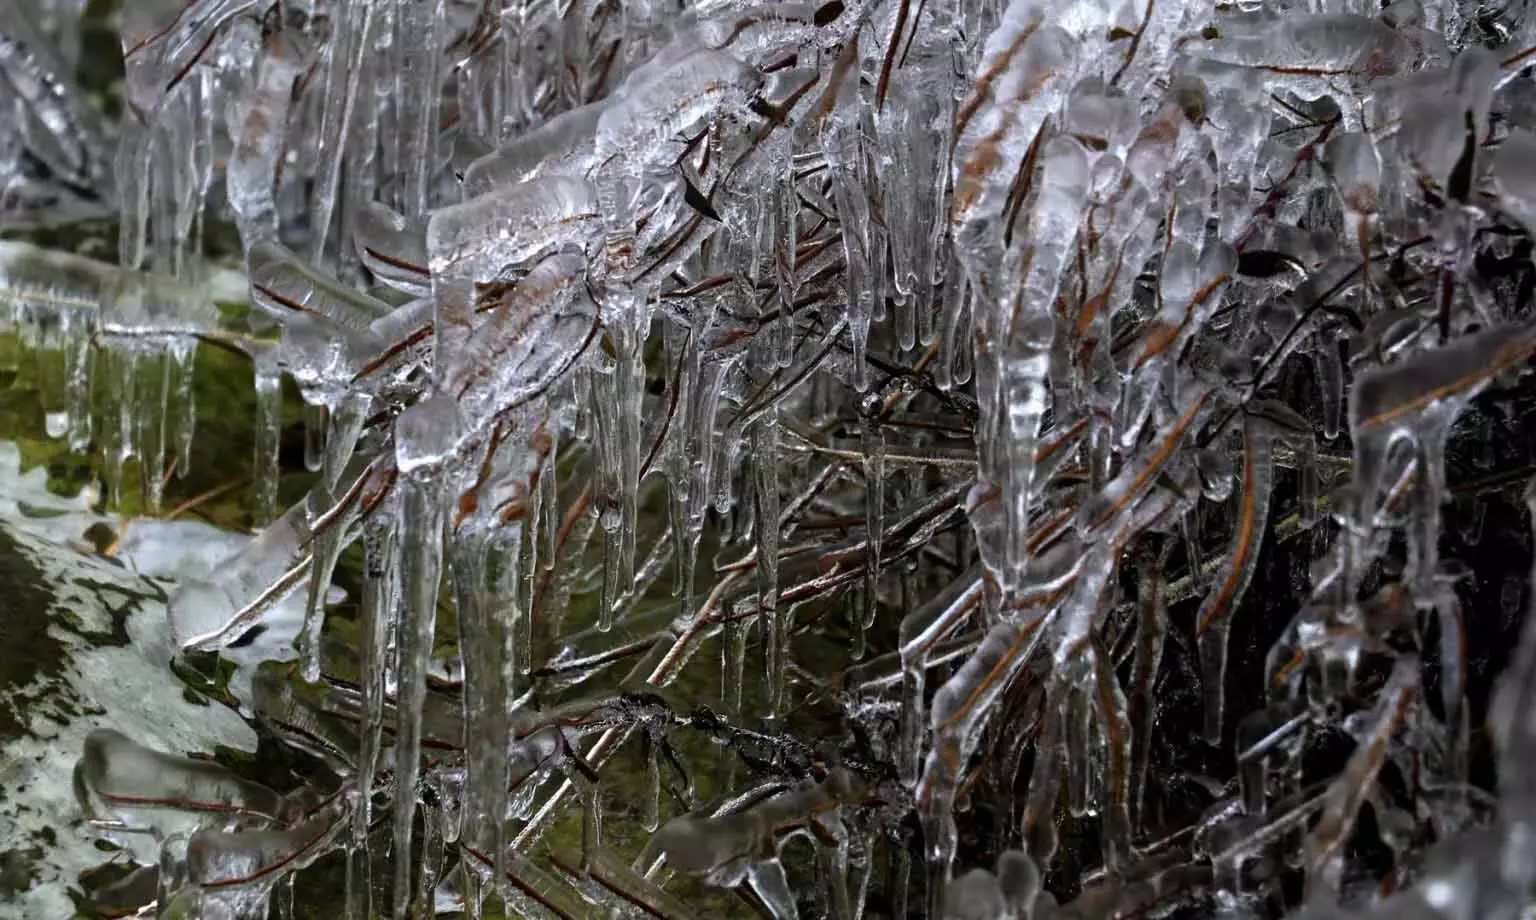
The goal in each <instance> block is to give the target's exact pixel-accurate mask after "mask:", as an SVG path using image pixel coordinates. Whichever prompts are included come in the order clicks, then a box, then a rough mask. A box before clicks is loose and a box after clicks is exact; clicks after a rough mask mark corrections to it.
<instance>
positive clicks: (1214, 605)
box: [1195, 416, 1274, 745]
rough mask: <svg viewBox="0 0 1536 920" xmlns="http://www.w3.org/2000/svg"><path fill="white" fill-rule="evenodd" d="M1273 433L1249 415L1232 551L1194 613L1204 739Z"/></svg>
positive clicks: (1260, 510) (1252, 541)
mask: <svg viewBox="0 0 1536 920" xmlns="http://www.w3.org/2000/svg"><path fill="white" fill-rule="evenodd" d="M1272 440H1273V435H1272V433H1271V431H1270V430H1269V428H1268V425H1267V424H1266V423H1265V422H1264V421H1262V420H1258V419H1257V417H1256V416H1255V417H1251V418H1250V420H1249V423H1248V425H1247V426H1246V427H1245V428H1244V431H1243V481H1242V489H1241V491H1240V492H1239V493H1238V514H1237V522H1236V524H1235V529H1234V531H1233V536H1232V541H1233V542H1232V549H1231V551H1230V552H1229V553H1228V554H1227V559H1226V562H1225V563H1224V565H1223V567H1222V572H1221V574H1220V575H1219V576H1218V577H1217V578H1216V582H1215V587H1214V588H1213V589H1212V591H1211V592H1210V593H1209V594H1207V595H1206V597H1205V600H1204V601H1203V602H1202V603H1201V604H1200V612H1199V613H1197V614H1196V615H1195V624H1196V625H1195V633H1196V635H1197V637H1198V639H1199V642H1200V673H1201V682H1202V684H1203V686H1204V693H1205V741H1206V743H1207V744H1212V745H1214V744H1218V743H1220V741H1221V725H1222V709H1223V703H1224V700H1225V699H1226V692H1225V681H1226V674H1227V635H1228V633H1229V632H1230V631H1231V622H1232V619H1231V618H1232V613H1233V611H1235V610H1236V608H1237V607H1238V605H1239V604H1241V603H1242V599H1243V594H1244V593H1245V592H1246V591H1247V590H1248V583H1249V582H1251V581H1252V580H1253V573H1254V572H1255V571H1256V569H1257V566H1258V559H1259V549H1260V547H1261V546H1262V545H1263V542H1264V533H1265V530H1266V529H1267V527H1268V521H1269V493H1270V489H1271V488H1272V486H1273V484H1274V458H1273V452H1274V446H1273V443H1272Z"/></svg>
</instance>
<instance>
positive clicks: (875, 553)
mask: <svg viewBox="0 0 1536 920" xmlns="http://www.w3.org/2000/svg"><path fill="white" fill-rule="evenodd" d="M884 408H885V400H884V399H882V398H881V397H880V396H879V395H878V394H871V395H869V396H867V397H865V399H864V403H863V405H862V406H861V412H860V416H861V418H860V427H861V429H862V433H863V441H864V534H865V540H866V541H867V549H866V550H865V557H864V559H865V561H864V609H863V610H862V611H859V612H858V613H856V614H855V616H856V618H857V622H856V623H855V624H854V643H855V645H854V648H853V650H852V651H853V657H854V658H856V659H857V658H862V657H863V656H864V648H863V646H864V636H865V633H866V631H867V630H868V629H870V628H871V627H872V626H874V625H875V616H876V613H877V612H878V610H879V606H880V546H881V544H882V542H883V541H884V539H885V433H884V432H883V431H882V430H881V418H882V416H883V414H884Z"/></svg>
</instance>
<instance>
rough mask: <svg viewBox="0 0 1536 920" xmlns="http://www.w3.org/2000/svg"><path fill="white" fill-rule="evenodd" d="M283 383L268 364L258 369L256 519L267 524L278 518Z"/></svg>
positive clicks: (259, 364)
mask: <svg viewBox="0 0 1536 920" xmlns="http://www.w3.org/2000/svg"><path fill="white" fill-rule="evenodd" d="M282 425H283V380H282V377H281V376H280V375H279V374H278V372H277V370H276V368H274V367H271V366H270V365H269V364H267V363H266V362H260V361H259V362H258V363H257V365H256V459H255V461H254V468H255V473H256V495H255V503H254V509H255V515H256V523H257V524H265V523H266V522H268V521H270V520H272V519H273V518H274V517H276V515H277V479H278V474H279V468H278V450H279V448H280V446H281V442H282V436H283V428H282Z"/></svg>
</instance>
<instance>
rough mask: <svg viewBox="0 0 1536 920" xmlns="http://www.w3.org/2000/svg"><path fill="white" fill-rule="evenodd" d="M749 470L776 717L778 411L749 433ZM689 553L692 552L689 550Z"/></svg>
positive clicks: (779, 677) (769, 697)
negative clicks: (752, 472)
mask: <svg viewBox="0 0 1536 920" xmlns="http://www.w3.org/2000/svg"><path fill="white" fill-rule="evenodd" d="M752 441H753V443H752V457H753V463H752V467H753V469H754V470H755V471H756V473H757V477H756V479H757V481H756V482H755V483H754V486H753V496H754V498H755V499H756V501H757V592H758V593H757V597H758V609H759V611H760V613H759V617H758V619H759V622H760V623H761V625H762V632H761V636H762V644H763V680H764V682H763V687H764V696H765V697H766V700H765V702H764V709H765V711H766V713H767V715H768V717H769V718H775V717H776V716H777V715H778V713H779V704H780V701H781V699H782V694H783V688H784V661H783V656H784V653H785V648H784V642H785V639H786V636H785V635H784V629H783V627H784V623H783V620H782V619H781V615H780V613H779V528H780V523H779V518H780V513H781V512H780V506H779V430H778V407H777V406H775V407H772V408H770V409H769V410H768V411H767V412H765V413H764V414H763V417H762V418H760V419H758V422H757V424H756V426H754V428H753V430H752ZM689 551H690V552H692V551H694V550H692V549H691V548H690V550H689Z"/></svg>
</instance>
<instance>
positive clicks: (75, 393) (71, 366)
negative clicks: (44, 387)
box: [59, 310, 185, 466]
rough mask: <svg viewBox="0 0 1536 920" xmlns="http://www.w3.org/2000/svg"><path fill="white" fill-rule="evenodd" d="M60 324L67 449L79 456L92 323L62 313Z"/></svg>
mask: <svg viewBox="0 0 1536 920" xmlns="http://www.w3.org/2000/svg"><path fill="white" fill-rule="evenodd" d="M59 324H60V334H61V335H62V336H63V339H64V385H65V386H66V387H67V388H68V391H69V392H68V402H67V408H66V409H65V412H67V413H68V415H69V425H68V429H67V431H66V436H67V437H68V439H69V449H70V450H71V451H73V452H75V453H79V452H82V451H84V450H85V449H86V448H88V447H89V446H90V443H91V376H90V373H91V333H92V329H91V326H92V324H91V322H90V317H89V316H88V315H86V314H85V313H84V312H83V311H77V310H65V311H63V312H61V313H60V315H59ZM180 466H185V464H181V465H180Z"/></svg>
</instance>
